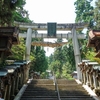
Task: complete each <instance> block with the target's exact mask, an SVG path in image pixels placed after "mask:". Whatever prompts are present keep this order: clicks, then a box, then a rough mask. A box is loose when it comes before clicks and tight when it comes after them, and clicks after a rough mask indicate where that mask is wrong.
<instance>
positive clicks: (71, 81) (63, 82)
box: [57, 79, 77, 84]
mask: <svg viewBox="0 0 100 100" xmlns="http://www.w3.org/2000/svg"><path fill="white" fill-rule="evenodd" d="M57 84H77V82H76V81H75V80H67V79H57Z"/></svg>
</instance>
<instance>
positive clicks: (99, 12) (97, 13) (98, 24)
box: [94, 0, 100, 30]
mask: <svg viewBox="0 0 100 100" xmlns="http://www.w3.org/2000/svg"><path fill="white" fill-rule="evenodd" d="M94 19H95V29H99V30H100V0H96V2H95V8H94Z"/></svg>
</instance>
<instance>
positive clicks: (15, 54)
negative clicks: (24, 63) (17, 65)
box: [8, 38, 25, 60]
mask: <svg viewBox="0 0 100 100" xmlns="http://www.w3.org/2000/svg"><path fill="white" fill-rule="evenodd" d="M24 43H25V41H24V39H23V38H20V43H19V44H18V45H13V46H12V48H11V51H12V55H11V56H9V57H8V59H11V60H12V59H13V60H23V57H24V55H25V44H24Z"/></svg>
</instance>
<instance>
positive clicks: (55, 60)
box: [48, 40, 76, 79]
mask: <svg viewBox="0 0 100 100" xmlns="http://www.w3.org/2000/svg"><path fill="white" fill-rule="evenodd" d="M48 61H49V62H48V63H49V69H50V70H52V71H54V73H55V75H56V77H57V78H67V79H71V78H72V77H71V73H72V72H73V71H74V70H75V69H76V68H75V58H74V51H73V46H72V41H71V40H70V41H69V44H67V45H64V46H63V47H57V48H56V49H55V52H54V55H51V56H50V57H49V60H48Z"/></svg>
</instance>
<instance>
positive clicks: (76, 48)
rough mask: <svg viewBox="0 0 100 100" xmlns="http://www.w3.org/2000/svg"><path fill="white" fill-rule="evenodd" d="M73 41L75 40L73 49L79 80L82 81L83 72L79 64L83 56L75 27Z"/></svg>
mask: <svg viewBox="0 0 100 100" xmlns="http://www.w3.org/2000/svg"><path fill="white" fill-rule="evenodd" d="M72 40H73V48H74V55H75V61H76V70H77V78H78V79H79V80H81V79H82V76H81V71H80V68H79V67H78V63H79V62H81V55H80V50H79V44H78V39H77V35H76V28H75V27H73V28H72Z"/></svg>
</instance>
